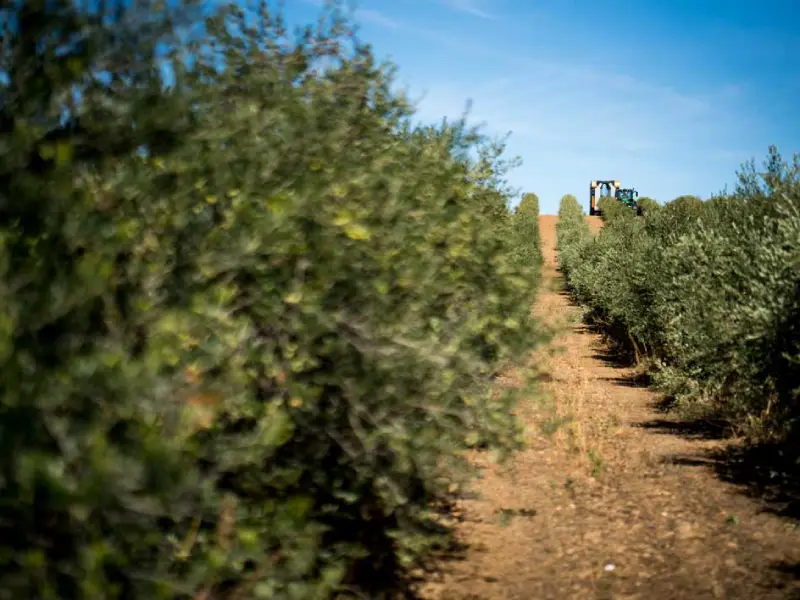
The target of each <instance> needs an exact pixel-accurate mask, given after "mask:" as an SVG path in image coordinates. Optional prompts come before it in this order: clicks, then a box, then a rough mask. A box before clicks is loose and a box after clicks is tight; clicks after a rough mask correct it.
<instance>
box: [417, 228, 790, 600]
mask: <svg viewBox="0 0 800 600" xmlns="http://www.w3.org/2000/svg"><path fill="white" fill-rule="evenodd" d="M556 221H557V217H551V216H543V217H541V231H542V241H543V247H544V251H545V259H546V266H545V277H546V281H545V283H544V287H543V290H542V292H541V293H540V297H539V301H538V304H537V306H536V313H537V315H539V317H540V318H541V319H543V320H545V321H546V322H548V323H549V324H550V325H551V326H555V327H558V331H559V334H558V335H557V337H556V339H555V341H554V344H553V346H554V350H552V351H550V352H549V353H544V352H539V353H538V355H537V356H535V357H533V361H534V362H536V363H538V364H542V363H544V366H545V367H546V370H547V373H548V374H549V375H548V376H547V377H546V378H545V379H546V381H545V382H544V383H543V384H542V385H541V389H540V390H539V391H538V392H537V393H535V394H532V397H531V398H530V399H529V401H528V402H525V403H524V404H523V406H522V407H521V408H520V416H521V417H522V418H523V419H524V420H525V423H526V426H527V428H528V431H529V435H528V438H529V443H528V447H527V449H526V450H524V451H522V452H521V453H519V454H518V455H516V456H515V458H514V459H512V461H511V463H510V464H509V465H507V466H505V467H502V468H498V467H496V466H493V465H491V464H489V462H488V460H486V459H484V458H483V457H481V456H478V457H476V459H475V460H476V461H477V462H478V463H479V464H481V465H482V466H485V468H484V469H483V471H482V476H481V478H480V479H479V480H478V481H477V482H476V484H475V491H477V492H478V494H477V496H479V497H477V498H476V499H470V500H464V501H462V502H461V504H460V505H459V506H458V513H459V514H460V516H461V517H462V520H461V522H460V523H458V525H457V526H456V527H457V535H458V537H459V539H460V541H461V542H462V543H463V545H464V546H465V548H466V550H465V552H464V553H463V556H461V557H459V558H458V559H456V558H449V559H445V560H443V561H442V562H441V564H440V565H439V571H438V572H437V573H436V574H435V575H434V576H433V577H431V578H429V580H428V581H427V582H426V583H425V584H424V585H423V586H422V588H421V593H422V595H423V597H424V598H426V599H428V600H467V599H470V600H500V599H503V600H545V599H554V600H561V599H571V598H576V599H578V598H593V599H606V598H608V599H611V598H642V599H643V600H644V599H646V598H650V599H652V600H660V599H667V598H669V599H671V600H672V599H674V600H683V599H704V598H737V599H738V598H741V599H747V600H757V599H758V600H761V599H772V598H800V579H798V578H800V567H798V565H800V529H798V527H797V521H795V520H793V519H791V518H789V517H788V516H786V515H783V516H781V515H780V514H779V511H780V509H781V508H783V509H785V508H786V507H785V506H781V505H777V504H775V503H774V502H772V501H771V500H772V499H774V497H773V498H772V499H771V500H770V501H768V499H767V497H766V496H765V495H763V494H760V495H755V494H752V493H751V494H747V493H746V492H747V491H748V490H752V486H744V485H737V484H736V483H734V482H731V481H729V480H730V479H731V478H732V477H733V476H730V477H728V478H727V479H726V478H725V477H723V476H722V475H721V473H722V472H723V469H722V467H721V466H720V465H722V463H723V461H722V459H720V458H715V457H719V456H721V454H720V453H721V452H722V451H723V450H727V451H728V452H730V448H732V447H733V448H735V447H737V446H736V444H735V442H732V441H730V440H724V439H720V436H713V435H711V432H710V431H704V430H703V429H702V428H701V427H699V426H697V425H692V424H689V423H686V422H682V421H680V420H678V418H677V417H674V416H672V415H671V414H669V413H667V414H665V413H663V412H659V410H658V409H657V406H658V401H659V398H658V397H657V396H656V394H655V393H653V392H651V391H649V390H648V389H647V388H645V387H642V386H640V385H638V384H637V379H636V377H635V376H636V372H635V370H634V369H633V368H631V367H619V366H615V363H614V362H613V361H612V360H610V359H609V357H608V355H607V352H606V349H605V347H604V346H603V343H602V340H601V339H600V337H599V336H598V335H597V334H595V333H592V332H591V331H589V330H588V329H587V328H586V326H584V325H583V324H582V321H581V313H580V309H579V308H577V307H576V306H574V305H573V304H572V303H571V302H570V300H569V298H568V296H567V295H566V294H565V293H564V292H563V291H562V287H561V285H560V282H561V280H560V276H559V274H558V272H557V270H556V258H555V257H556V250H555V225H556ZM590 222H591V224H592V226H593V228H599V227H600V226H601V223H600V220H599V219H597V218H593V219H590ZM517 379H518V378H517ZM506 381H507V382H508V384H513V383H514V381H515V377H514V374H513V373H511V374H509V376H508V377H507V378H506ZM726 456H729V454H726ZM734 470H735V466H732V467H730V469H728V471H726V472H728V473H731V472H733V471H734ZM771 475H772V477H773V479H775V480H776V481H777V480H780V478H781V477H782V475H781V474H780V473H775V474H771ZM784 512H785V510H784Z"/></svg>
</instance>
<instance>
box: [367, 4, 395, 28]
mask: <svg viewBox="0 0 800 600" xmlns="http://www.w3.org/2000/svg"><path fill="white" fill-rule="evenodd" d="M355 18H356V20H358V21H367V22H369V23H373V24H375V25H380V26H381V27H386V28H387V29H402V28H403V24H402V23H401V22H400V21H398V20H397V19H393V18H391V17H388V16H386V15H385V14H384V13H382V12H379V11H377V10H371V9H368V8H360V9H357V10H356V11H355Z"/></svg>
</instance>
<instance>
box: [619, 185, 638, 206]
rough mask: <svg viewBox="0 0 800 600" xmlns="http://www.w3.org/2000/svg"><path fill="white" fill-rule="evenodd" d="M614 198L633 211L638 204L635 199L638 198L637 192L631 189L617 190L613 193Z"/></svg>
mask: <svg viewBox="0 0 800 600" xmlns="http://www.w3.org/2000/svg"><path fill="white" fill-rule="evenodd" d="M614 197H615V198H616V199H617V200H619V201H620V202H622V203H623V204H624V205H625V206H628V207H630V208H632V209H634V210H636V209H637V208H638V204H639V203H638V202H637V198H638V197H639V192H637V191H636V190H635V189H633V188H626V189H622V190H617V191H616V192H614Z"/></svg>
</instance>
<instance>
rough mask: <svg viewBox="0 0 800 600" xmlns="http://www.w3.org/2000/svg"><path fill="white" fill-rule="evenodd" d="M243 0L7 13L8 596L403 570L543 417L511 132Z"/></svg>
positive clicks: (265, 594) (3, 117)
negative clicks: (472, 119)
mask: <svg viewBox="0 0 800 600" xmlns="http://www.w3.org/2000/svg"><path fill="white" fill-rule="evenodd" d="M218 4H219V6H218V7H217V8H215V9H213V12H209V11H210V10H211V9H210V8H209V7H208V6H207V5H205V4H204V5H202V6H192V5H190V4H189V3H186V2H178V3H176V2H171V3H163V2H157V1H155V0H152V1H151V0H130V1H125V2H123V1H121V0H119V1H116V2H112V1H111V0H108V1H99V2H95V3H72V2H68V1H67V0H50V1H47V2H45V1H44V0H38V1H33V2H28V1H23V0H17V1H16V2H10V3H6V5H5V8H3V9H2V10H3V12H2V15H0V20H1V23H0V25H2V28H3V35H2V39H3V42H2V46H0V61H2V66H0V71H2V73H3V74H4V77H3V78H0V87H2V90H0V215H1V216H2V218H0V371H2V373H3V377H2V379H0V410H1V411H2V413H1V414H2V416H1V417H0V443H2V445H3V452H2V459H0V461H1V462H0V476H1V477H2V478H1V479H0V481H1V482H2V483H0V501H2V513H1V516H2V518H0V540H1V541H0V562H2V568H0V599H2V600H11V599H18V598H38V599H41V600H56V599H59V600H62V599H64V600H66V599H85V600H89V599H92V600H96V599H99V598H103V599H123V598H124V599H142V600H145V599H147V600H154V599H157V598H169V599H173V598H175V599H189V598H211V597H213V598H231V599H232V598H243V597H246V598H271V599H276V600H278V599H290V598H291V599H305V598H328V597H333V596H335V595H337V594H338V595H339V596H340V597H345V596H346V595H347V594H351V595H352V596H353V597H359V594H360V595H362V596H363V595H367V596H369V597H374V598H379V597H382V594H384V593H388V592H386V589H387V587H388V586H389V584H391V583H392V582H395V581H396V580H397V578H398V577H400V578H401V576H402V575H403V573H405V572H406V571H407V570H408V568H409V567H410V566H411V565H413V564H415V563H416V562H418V561H419V560H420V559H421V558H423V557H424V556H425V555H426V553H427V552H429V551H430V550H431V549H432V547H433V546H434V544H436V543H438V540H439V537H440V535H439V532H440V530H441V527H440V526H438V525H437V523H436V519H435V517H436V514H435V511H436V509H437V507H438V506H439V505H441V504H442V502H444V501H445V500H446V499H447V497H448V495H447V493H448V487H449V486H451V485H452V483H453V482H454V481H461V477H462V474H463V475H466V474H467V473H468V471H467V469H466V463H465V459H464V454H465V451H466V450H467V449H468V448H469V447H471V446H472V445H474V444H476V443H479V442H480V443H481V444H484V445H487V446H489V447H491V448H494V449H496V450H499V451H509V450H512V449H514V448H516V447H518V446H519V444H520V440H521V436H520V431H519V426H518V424H517V423H516V421H515V420H514V417H513V415H512V406H513V401H514V397H513V396H512V395H511V394H510V393H508V394H500V393H497V392H496V391H494V392H493V391H492V389H491V387H490V383H491V381H492V378H493V376H494V375H496V374H497V373H498V371H499V370H500V369H501V368H502V367H503V366H504V365H505V364H506V363H508V362H511V361H515V360H517V359H520V358H523V357H525V356H527V351H528V349H529V348H531V347H532V346H534V345H536V344H537V343H538V341H539V340H540V339H541V336H540V334H539V333H538V329H537V326H536V324H535V323H534V322H533V321H532V320H531V318H530V317H529V312H530V302H531V299H532V296H533V294H534V292H535V286H536V278H535V276H534V275H535V264H533V263H534V262H535V261H534V260H533V259H532V260H531V263H532V264H528V265H526V264H521V263H520V261H518V260H515V256H517V255H518V254H519V252H520V250H519V249H517V248H515V246H514V242H513V239H512V238H513V236H508V235H506V232H507V230H508V228H509V220H510V219H511V218H512V217H511V214H510V211H509V209H508V200H509V190H508V189H507V187H506V185H505V183H504V179H503V175H504V173H505V170H506V168H507V166H508V164H507V163H506V162H504V161H503V160H502V159H501V154H502V151H503V147H502V144H496V143H493V142H492V141H491V140H487V139H485V138H484V137H483V136H482V135H481V134H480V133H479V132H478V131H475V130H472V129H470V128H468V127H467V126H466V125H465V124H464V123H463V122H457V123H450V124H448V123H444V124H442V125H440V126H437V127H427V126H421V125H415V124H414V111H413V109H412V107H411V106H410V105H409V104H408V102H407V101H406V100H405V99H404V98H403V97H402V96H401V95H398V94H396V93H395V92H393V91H392V69H391V67H390V65H386V64H380V63H378V62H377V61H376V59H375V57H374V55H373V53H372V51H371V49H370V48H369V47H368V46H366V45H364V44H362V43H360V42H358V41H357V39H356V38H355V37H354V34H353V32H352V23H351V21H350V20H349V17H348V16H347V15H346V14H345V13H344V12H343V11H341V10H340V9H339V8H338V7H337V6H330V7H328V8H327V9H325V10H324V11H323V13H322V15H321V17H320V20H319V23H318V24H317V25H315V26H309V27H307V28H305V29H303V30H302V31H300V32H298V33H297V35H294V34H292V33H291V32H289V31H287V30H286V28H285V25H284V23H283V21H282V19H281V18H280V15H279V13H278V12H276V11H274V10H273V9H272V7H271V6H270V5H268V3H252V4H243V3H237V4H235V5H234V4H232V5H223V4H222V3H218ZM530 243H531V239H530V238H527V237H526V244H528V245H526V248H525V252H528V253H529V254H531V256H535V252H534V251H533V250H531V248H530ZM376 586H377V587H376Z"/></svg>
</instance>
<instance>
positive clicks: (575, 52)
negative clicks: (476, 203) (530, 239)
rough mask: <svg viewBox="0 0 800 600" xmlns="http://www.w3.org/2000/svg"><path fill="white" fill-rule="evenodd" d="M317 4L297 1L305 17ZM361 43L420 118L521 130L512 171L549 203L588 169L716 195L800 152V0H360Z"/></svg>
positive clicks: (660, 187)
mask: <svg viewBox="0 0 800 600" xmlns="http://www.w3.org/2000/svg"><path fill="white" fill-rule="evenodd" d="M317 4H318V0H287V1H286V5H285V6H286V8H287V11H288V16H289V17H290V18H291V20H292V21H295V20H296V19H301V20H303V21H306V22H310V20H312V19H313V18H314V17H315V15H316V14H317V13H318V10H319V9H318V7H317ZM356 7H357V13H356V16H357V20H358V22H359V23H360V25H361V31H360V35H361V37H362V39H364V40H366V41H369V42H370V43H372V44H373V45H374V48H375V51H376V53H377V54H378V56H379V57H381V58H389V59H391V60H392V61H393V62H394V63H396V64H397V65H398V67H399V76H398V83H400V84H401V85H402V86H403V87H404V88H406V90H407V92H408V93H409V94H410V96H411V98H413V99H417V100H418V107H419V109H418V116H419V118H420V119H421V120H423V121H436V120H439V119H441V117H443V116H448V117H458V116H460V115H461V113H462V112H463V109H464V107H465V105H466V102H467V100H470V99H471V100H472V102H473V107H472V112H471V115H470V121H471V122H473V123H476V124H477V123H485V125H486V127H485V130H486V131H487V132H491V133H498V134H504V133H506V132H509V131H510V132H511V137H510V139H509V142H508V154H509V156H514V155H517V156H520V157H521V159H522V161H523V164H522V166H521V167H518V168H517V169H515V170H514V171H513V172H511V173H510V174H509V180H510V182H511V183H512V184H513V185H514V186H516V187H518V188H521V189H522V191H533V192H536V194H538V195H539V197H540V200H541V208H542V213H544V214H554V213H555V212H557V210H558V200H559V198H560V197H561V196H562V195H563V194H566V193H572V194H575V195H576V196H577V197H578V199H579V200H580V201H581V202H582V203H584V204H586V203H587V202H588V199H587V198H586V196H587V195H588V183H589V181H590V180H591V179H619V180H621V182H622V184H623V186H624V187H635V188H636V189H637V190H639V192H640V194H642V195H646V196H651V197H653V198H656V199H657V200H660V201H665V200H671V199H672V198H674V197H676V196H678V195H681V194H697V195H699V196H701V197H708V196H709V195H710V194H713V193H715V192H718V191H721V190H722V188H723V187H724V186H725V185H726V184H727V185H730V184H732V183H734V182H735V173H736V170H737V169H738V167H739V165H741V163H742V162H744V161H746V160H748V159H750V158H755V159H756V162H757V163H758V164H759V165H760V164H761V162H762V160H763V159H764V158H765V157H766V154H767V148H768V146H769V145H770V144H776V145H777V146H778V148H779V150H780V151H781V152H782V153H783V154H784V156H786V157H791V155H792V154H794V153H795V152H800V102H799V101H800V66H798V65H800V29H798V27H797V24H798V23H800V1H798V0H771V1H770V2H764V1H763V0H762V1H760V2H756V1H753V0H693V1H692V0H663V1H656V0H650V1H648V2H645V1H644V0H603V1H598V0H527V1H526V0H360V1H359V2H357V3H356Z"/></svg>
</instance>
